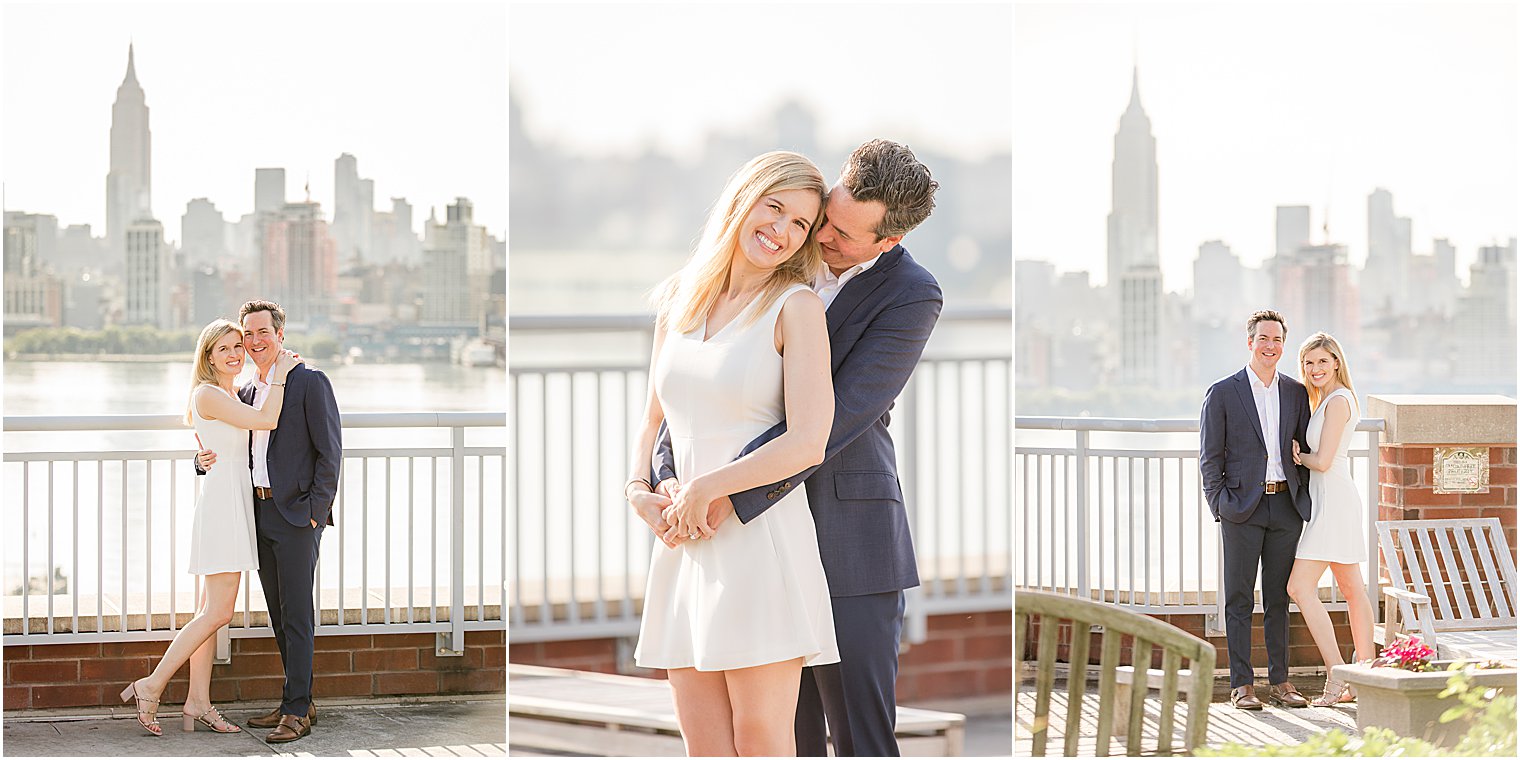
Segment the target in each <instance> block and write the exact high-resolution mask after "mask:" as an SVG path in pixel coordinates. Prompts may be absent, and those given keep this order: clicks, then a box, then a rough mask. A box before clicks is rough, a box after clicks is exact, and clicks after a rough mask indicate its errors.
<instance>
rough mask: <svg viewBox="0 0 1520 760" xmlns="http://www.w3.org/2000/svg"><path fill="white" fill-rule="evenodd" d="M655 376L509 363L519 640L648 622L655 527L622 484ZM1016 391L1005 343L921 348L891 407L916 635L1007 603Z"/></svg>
mask: <svg viewBox="0 0 1520 760" xmlns="http://www.w3.org/2000/svg"><path fill="white" fill-rule="evenodd" d="M1002 314H1003V318H1004V319H1006V318H1007V311H1006V310H1005V311H1003V312H1002ZM646 324H647V320H646ZM596 326H605V325H601V323H597V325H596ZM518 327H519V325H518V324H517V321H516V320H515V319H514V322H513V328H514V329H518ZM575 327H580V328H586V327H587V325H585V324H581V323H579V322H577V323H576V325H575ZM628 327H630V329H631V328H632V327H633V325H628ZM544 329H570V327H569V326H568V325H566V326H561V325H559V324H558V323H557V322H556V323H554V324H553V326H545V327H544ZM647 376H648V372H647V370H646V369H645V368H642V367H633V366H600V367H597V366H577V367H537V368H531V369H529V368H524V367H521V366H517V365H514V366H513V367H512V369H511V371H510V380H509V382H510V391H509V399H510V401H509V409H508V411H509V414H510V415H511V419H512V422H511V423H510V424H509V428H510V430H511V432H510V435H509V440H508V441H507V446H508V448H509V449H510V450H511V453H510V454H509V457H508V458H509V460H510V461H511V462H512V467H513V468H514V469H513V473H512V482H513V483H514V487H513V491H512V493H511V494H510V495H509V497H508V514H509V522H510V523H511V544H510V545H511V547H512V556H513V572H512V574H511V577H512V578H513V579H514V580H513V586H512V589H511V594H510V595H511V598H512V613H511V621H510V625H509V628H508V631H509V637H510V638H511V640H512V641H513V642H519V643H520V642H528V641H546V640H557V639H583V638H603V637H619V638H621V637H628V636H633V635H635V634H636V633H637V632H638V624H639V608H640V604H641V600H642V597H643V591H644V579H645V574H646V573H647V570H648V562H649V555H650V547H651V546H652V545H653V543H652V542H653V540H654V538H653V536H652V535H651V534H650V532H649V530H648V528H647V527H646V526H644V524H643V523H642V522H640V521H639V520H638V519H637V518H636V517H634V516H633V515H632V514H631V513H630V511H629V510H628V507H627V504H626V503H625V502H624V501H623V498H622V495H621V487H622V485H623V481H624V478H625V476H626V475H625V470H626V468H627V463H628V446H629V444H630V442H631V438H632V434H631V431H632V430H633V426H634V425H635V421H636V418H637V416H638V414H640V413H641V412H642V409H643V403H644V394H645V392H646V388H647V382H648V377H647ZM1011 391H1012V362H1011V359H1010V358H1009V356H1008V355H1006V354H1005V355H1002V356H978V357H974V358H956V359H932V358H931V359H925V360H924V361H922V362H921V363H920V365H919V367H918V369H917V371H916V372H915V373H914V376H913V378H912V380H911V381H910V382H909V384H908V386H907V388H906V389H905V390H904V392H903V394H902V396H901V397H899V399H898V402H897V405H896V407H895V409H894V410H893V412H892V414H891V420H890V429H891V431H892V435H893V439H894V441H895V442H896V445H897V455H898V463H899V472H900V474H901V479H902V481H903V491H904V494H905V497H906V499H907V505H908V509H909V517H910V520H911V521H912V531H913V541H914V546H915V550H916V552H917V555H918V561H919V568H920V575H921V577H922V580H923V583H922V586H921V587H920V588H918V589H913V590H910V591H909V593H908V610H907V620H906V625H905V628H906V631H905V633H906V635H907V638H908V640H909V641H914V642H921V641H923V640H924V638H925V637H926V636H927V622H926V621H927V616H928V615H930V614H947V613H956V612H972V611H982V610H1002V609H1010V607H1011V603H1012V598H1011V588H1012V586H1011V583H1012V563H1011V541H1012V539H1011V534H1012V526H1011V515H1010V505H1011V503H1012V501H1011V500H1012V496H1011V494H1012V490H1013V481H1012V474H1011V471H1010V470H1009V468H1008V462H1009V459H1008V455H1009V452H1010V451H1011V446H1012V435H1013V429H1012V427H1013V426H1012V424H1011V423H1012V420H1013V417H1012V410H1011Z"/></svg>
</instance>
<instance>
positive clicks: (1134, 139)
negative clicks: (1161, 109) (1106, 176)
mask: <svg viewBox="0 0 1520 760" xmlns="http://www.w3.org/2000/svg"><path fill="white" fill-rule="evenodd" d="M1156 176H1157V171H1156V138H1155V136H1153V135H1152V134H1151V120H1150V117H1149V116H1146V115H1145V109H1144V108H1142V107H1141V106H1140V69H1139V68H1138V67H1137V68H1136V69H1135V70H1134V75H1133V78H1132V80H1131V82H1130V93H1129V106H1128V107H1126V108H1125V109H1124V115H1122V116H1120V117H1119V131H1118V132H1117V133H1115V135H1114V160H1113V189H1112V196H1111V197H1112V204H1111V207H1110V210H1109V214H1108V285H1109V292H1110V293H1114V292H1116V291H1117V293H1118V297H1119V298H1118V301H1119V314H1118V317H1119V331H1118V332H1119V334H1120V342H1119V367H1120V372H1119V376H1120V380H1121V381H1123V382H1126V383H1138V384H1141V385H1154V384H1155V383H1156V382H1157V381H1158V380H1159V373H1158V370H1159V368H1160V361H1161V356H1160V351H1161V347H1162V346H1164V345H1166V341H1165V337H1164V336H1163V335H1162V334H1161V331H1162V324H1161V293H1162V286H1161V269H1160V263H1161V259H1160V249H1159V247H1158V235H1157V207H1158V203H1157V184H1156Z"/></svg>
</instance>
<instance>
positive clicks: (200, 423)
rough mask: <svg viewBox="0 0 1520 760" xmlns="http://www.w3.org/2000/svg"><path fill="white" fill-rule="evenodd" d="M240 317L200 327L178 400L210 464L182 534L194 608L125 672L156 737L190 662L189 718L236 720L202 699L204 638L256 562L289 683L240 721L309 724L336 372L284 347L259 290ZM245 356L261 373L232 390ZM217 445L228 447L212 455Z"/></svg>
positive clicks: (287, 733)
mask: <svg viewBox="0 0 1520 760" xmlns="http://www.w3.org/2000/svg"><path fill="white" fill-rule="evenodd" d="M238 318H239V322H232V321H230V320H226V319H217V320H215V321H213V322H212V323H211V324H209V325H206V327H205V328H204V329H203V330H201V334H200V339H199V340H197V341H196V348H195V358H194V367H195V370H194V380H193V382H192V383H191V390H190V401H189V405H188V408H187V409H186V411H185V422H186V424H189V425H192V426H193V427H194V428H195V433H196V439H197V440H198V441H199V442H200V444H201V447H202V449H201V451H200V452H198V453H197V455H196V470H197V472H199V473H202V474H204V475H205V477H204V478H202V479H201V484H200V493H199V495H198V496H197V498H196V501H195V522H194V525H193V526H192V528H191V533H190V561H189V572H190V573H191V574H192V575H199V576H204V582H203V583H202V586H201V596H200V598H199V600H198V603H197V606H196V614H195V617H194V618H193V619H192V620H191V621H190V622H189V623H187V624H186V625H185V627H184V628H182V629H180V631H179V633H178V634H176V635H175V637H174V641H173V642H172V643H171V644H170V645H169V649H168V651H166V652H165V653H164V656H163V658H162V659H160V660H159V662H158V665H157V666H155V667H154V669H153V672H152V673H151V674H149V675H148V676H146V677H144V678H139V679H137V680H136V681H133V682H132V683H131V684H128V686H127V688H126V689H125V690H123V691H122V693H121V698H122V701H127V700H129V699H134V698H135V699H136V701H137V722H138V723H139V724H140V725H141V726H142V727H143V729H144V730H146V731H148V732H149V733H151V734H153V735H154V736H161V735H162V734H163V728H162V727H161V726H160V725H159V722H158V720H157V713H158V710H159V699H160V697H161V696H162V694H163V692H164V689H165V688H166V687H167V686H168V685H169V681H170V679H172V678H173V677H174V674H175V673H176V672H177V671H178V670H179V669H180V667H182V666H183V665H184V664H185V663H186V662H188V663H189V664H190V689H189V694H188V696H186V698H185V704H184V707H183V708H182V710H181V712H182V714H183V728H184V730H185V731H192V730H194V729H195V726H196V725H197V724H199V725H204V726H205V727H207V728H209V729H211V730H212V731H215V732H217V733H224V734H227V733H238V732H239V731H241V729H240V728H239V727H238V726H237V725H236V724H233V723H232V722H230V721H228V720H226V719H225V718H223V717H222V715H221V713H220V712H218V711H217V709H216V708H215V707H213V706H212V704H211V665H212V657H213V648H214V647H215V642H214V640H213V639H214V636H215V634H216V632H217V630H218V629H220V628H221V627H223V626H225V625H227V624H228V623H230V622H231V621H232V613H233V608H234V606H235V604H236V601H237V592H238V586H239V584H240V583H241V581H242V576H243V573H244V572H245V571H250V570H256V571H258V574H259V583H260V584H261V585H262V586H263V587H264V599H265V601H266V602H268V605H269V622H270V626H271V627H272V628H273V629H274V637H275V642H276V645H277V646H278V647H279V650H280V660H281V662H282V663H283V664H284V669H285V684H284V689H283V695H282V700H281V703H280V706H279V707H276V708H275V709H274V710H273V711H271V712H270V713H269V714H267V715H263V716H260V717H257V718H253V719H250V720H249V721H248V725H249V726H252V727H254V728H272V729H274V730H273V731H272V732H270V733H269V734H268V736H267V737H266V739H265V740H266V741H268V742H271V743H276V744H277V743H281V742H290V741H295V740H297V739H300V738H301V737H303V736H306V735H308V734H310V733H311V724H312V723H313V722H314V721H315V720H316V708H315V707H313V706H312V704H311V681H312V672H311V669H312V657H313V651H314V647H315V641H314V636H315V628H316V621H315V619H314V613H313V603H314V601H313V596H312V586H313V576H314V573H315V572H316V566H317V549H318V546H319V545H320V543H321V540H322V529H323V528H324V527H326V526H328V525H332V524H334V523H333V516H332V504H333V499H334V497H336V495H337V490H338V475H339V470H340V468H341V464H342V461H343V440H342V431H341V424H340V420H339V415H338V404H337V401H336V400H335V399H334V397H333V390H332V383H331V381H329V380H328V379H327V376H326V375H324V374H322V373H321V372H320V371H317V370H314V369H311V368H309V367H306V366H304V365H303V364H302V362H301V359H300V357H299V356H297V355H295V354H293V353H291V352H290V351H287V350H285V349H284V342H285V312H284V310H282V309H281V308H280V306H279V305H278V304H275V303H273V302H270V301H261V300H254V301H249V302H247V303H245V304H243V307H242V309H241V310H240V313H239V315H238ZM250 357H251V358H252V360H253V364H254V366H255V369H256V370H257V372H256V374H255V376H254V377H253V379H252V380H250V381H249V382H248V383H246V384H245V385H243V386H242V387H241V388H236V387H234V384H235V383H236V380H237V377H238V375H239V373H240V372H241V371H242V369H243V366H244V361H245V359H247V358H250ZM218 452H220V453H221V455H222V456H223V457H225V461H223V462H222V463H221V464H216V461H217V453H218ZM245 452H246V453H245Z"/></svg>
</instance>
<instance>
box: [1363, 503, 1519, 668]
mask: <svg viewBox="0 0 1520 760" xmlns="http://www.w3.org/2000/svg"><path fill="white" fill-rule="evenodd" d="M1377 530H1378V545H1379V546H1380V547H1382V550H1383V561H1384V562H1386V563H1387V566H1388V575H1389V578H1390V585H1388V586H1386V587H1384V589H1383V620H1384V624H1383V625H1380V626H1374V627H1373V637H1374V638H1375V639H1376V640H1377V641H1378V643H1380V644H1384V645H1387V644H1391V643H1393V641H1394V640H1395V639H1399V638H1404V637H1406V636H1411V635H1415V634H1418V635H1419V637H1420V640H1421V641H1423V642H1424V643H1425V644H1427V645H1428V646H1431V647H1434V648H1435V650H1436V657H1437V659H1442V660H1457V659H1477V660H1505V661H1508V662H1514V661H1515V622H1516V617H1515V612H1516V599H1515V563H1514V561H1513V560H1512V559H1511V557H1510V553H1509V542H1508V541H1507V540H1506V539H1505V537H1504V527H1503V526H1502V525H1501V524H1500V523H1499V520H1498V518H1494V517H1485V518H1478V519H1465V520H1387V521H1379V522H1378V523H1377Z"/></svg>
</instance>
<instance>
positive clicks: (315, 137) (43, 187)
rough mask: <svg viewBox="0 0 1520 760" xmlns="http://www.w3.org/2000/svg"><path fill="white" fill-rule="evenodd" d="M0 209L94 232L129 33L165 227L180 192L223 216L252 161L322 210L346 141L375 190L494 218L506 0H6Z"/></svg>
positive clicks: (419, 209)
mask: <svg viewBox="0 0 1520 760" xmlns="http://www.w3.org/2000/svg"><path fill="white" fill-rule="evenodd" d="M3 22H4V33H3V40H4V47H5V52H4V68H5V72H4V79H3V86H4V100H3V102H4V118H3V128H4V132H3V142H4V151H3V156H4V182H5V208H6V209H10V210H24V211H30V212H34V213H50V214H54V215H56V216H57V217H58V220H59V224H60V225H63V224H71V223H84V222H88V223H90V224H93V225H95V234H96V235H103V234H104V232H105V178H106V171H107V169H108V168H109V157H110V127H111V104H112V102H113V101H114V100H115V99H116V88H117V86H119V85H120V84H121V81H122V76H123V74H124V73H125V72H126V65H127V43H128V42H129V40H130V41H135V44H136V51H137V78H138V81H139V82H140V83H141V84H142V87H143V90H144V92H145V93H146V95H147V103H148V108H149V109H150V125H151V129H152V132H153V212H154V215H155V216H157V217H158V218H159V219H160V220H161V221H162V222H163V223H164V225H165V228H166V229H165V232H166V234H167V235H168V236H169V237H170V238H171V239H174V240H178V239H179V226H180V221H179V220H180V216H181V215H182V214H183V213H184V212H185V204H186V202H188V201H189V200H190V199H191V198H196V197H207V198H210V199H211V201H212V202H213V203H215V204H216V206H217V208H218V209H219V210H221V212H222V214H223V216H224V217H226V218H227V219H228V220H229V221H236V220H237V218H238V217H239V216H241V215H242V214H244V213H247V212H249V211H251V210H252V209H253V175H254V169H255V168H257V167H284V168H285V170H286V180H287V184H288V187H287V194H288V196H289V197H290V199H292V200H299V199H300V197H301V195H302V185H303V183H304V182H305V180H306V177H307V176H308V174H309V176H310V181H311V194H312V198H313V199H315V200H318V201H320V202H321V203H322V205H323V208H324V210H325V211H326V212H327V215H328V218H329V219H331V216H332V202H333V161H334V160H335V159H337V157H338V156H339V154H341V153H352V154H354V156H355V157H357V158H358V161H359V176H361V177H366V178H370V179H373V180H375V202H376V206H378V207H379V208H380V209H381V210H388V209H389V208H390V198H391V197H392V196H405V197H406V198H407V199H408V200H409V201H410V202H411V203H412V206H413V213H414V217H413V225H414V226H415V227H416V228H417V229H418V230H420V229H421V227H422V222H423V221H424V220H425V219H426V217H427V213H428V208H429V207H430V206H436V207H437V208H438V215H439V217H440V218H442V217H443V214H444V206H446V205H447V204H448V203H450V202H452V201H453V199H454V198H455V197H456V196H466V197H468V198H470V199H471V200H472V201H473V202H474V204H475V220H476V222H478V223H481V224H484V225H486V226H487V227H488V228H490V230H491V231H492V232H493V233H494V234H496V235H498V236H500V235H501V234H502V232H503V230H504V229H505V227H506V223H507V192H506V190H507V189H506V182H505V177H506V174H507V169H506V150H507V146H506V142H507V141H506V123H507V93H506V66H507V58H506V44H505V43H506V10H505V8H503V7H502V6H501V5H500V4H467V5H449V4H442V3H438V4H416V3H413V4H406V5H375V4H365V5H362V6H361V5H356V4H337V5H333V4H314V3H300V4H295V3H291V4H275V3H260V4H230V3H216V4H211V3H183V4H160V5H154V4H138V3H122V4H71V3H45V4H43V3H39V4H14V3H9V2H8V3H6V4H5V6H4V11H3Z"/></svg>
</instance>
